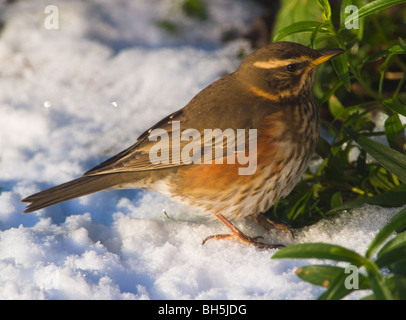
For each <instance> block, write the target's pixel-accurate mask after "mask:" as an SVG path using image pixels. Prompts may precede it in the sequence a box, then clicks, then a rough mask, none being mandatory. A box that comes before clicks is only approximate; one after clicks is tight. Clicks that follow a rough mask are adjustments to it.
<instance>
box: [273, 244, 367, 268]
mask: <svg viewBox="0 0 406 320" xmlns="http://www.w3.org/2000/svg"><path fill="white" fill-rule="evenodd" d="M286 258H291V259H304V258H313V259H329V260H335V261H346V262H350V263H352V264H353V265H355V266H360V265H362V264H363V263H364V260H365V259H364V258H363V257H362V256H360V255H359V254H358V253H356V252H355V251H352V250H349V249H346V248H344V247H341V246H337V245H333V244H327V243H300V244H294V245H291V246H289V247H285V248H282V249H280V250H279V251H278V252H276V253H275V254H274V255H273V256H272V259H286Z"/></svg>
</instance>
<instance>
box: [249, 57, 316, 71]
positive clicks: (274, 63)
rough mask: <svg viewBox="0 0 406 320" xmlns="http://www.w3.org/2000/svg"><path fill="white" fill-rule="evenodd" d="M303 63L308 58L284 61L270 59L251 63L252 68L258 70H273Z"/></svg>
mask: <svg viewBox="0 0 406 320" xmlns="http://www.w3.org/2000/svg"><path fill="white" fill-rule="evenodd" d="M305 61H309V58H308V57H306V56H301V57H298V58H294V59H284V60H274V59H270V60H268V61H255V62H254V63H253V66H254V67H256V68H260V69H273V68H278V67H283V66H287V65H288V64H292V63H301V62H305Z"/></svg>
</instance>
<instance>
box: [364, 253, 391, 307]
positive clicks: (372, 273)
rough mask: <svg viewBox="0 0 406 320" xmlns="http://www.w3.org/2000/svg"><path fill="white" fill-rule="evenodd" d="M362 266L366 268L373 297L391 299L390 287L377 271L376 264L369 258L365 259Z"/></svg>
mask: <svg viewBox="0 0 406 320" xmlns="http://www.w3.org/2000/svg"><path fill="white" fill-rule="evenodd" d="M364 267H365V269H366V270H367V273H368V279H369V283H370V284H371V289H372V291H373V292H374V294H375V297H376V298H377V299H378V300H393V296H392V293H391V291H390V288H389V287H388V284H387V282H386V280H385V278H384V277H383V276H382V274H381V272H380V271H379V268H378V266H377V265H376V264H375V263H373V262H372V261H371V260H369V259H366V263H365V264H364Z"/></svg>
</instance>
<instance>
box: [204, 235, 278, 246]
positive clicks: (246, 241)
mask: <svg viewBox="0 0 406 320" xmlns="http://www.w3.org/2000/svg"><path fill="white" fill-rule="evenodd" d="M261 238H262V237H248V236H246V235H245V234H243V233H242V232H241V231H240V233H239V234H215V235H212V236H209V237H207V238H205V239H204V240H203V242H202V244H205V243H206V242H207V240H210V239H213V240H226V239H238V240H240V241H241V242H242V243H244V244H249V245H253V246H256V247H257V248H260V249H277V248H282V247H284V245H283V244H268V243H263V242H261V241H258V239H261Z"/></svg>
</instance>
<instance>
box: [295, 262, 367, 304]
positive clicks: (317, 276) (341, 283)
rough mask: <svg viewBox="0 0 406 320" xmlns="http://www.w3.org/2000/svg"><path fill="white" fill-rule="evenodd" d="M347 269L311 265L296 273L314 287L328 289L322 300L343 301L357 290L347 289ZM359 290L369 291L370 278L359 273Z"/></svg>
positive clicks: (321, 297)
mask: <svg viewBox="0 0 406 320" xmlns="http://www.w3.org/2000/svg"><path fill="white" fill-rule="evenodd" d="M345 270H346V269H345V268H341V267H336V266H327V265H311V266H304V267H302V268H300V269H298V270H297V271H296V274H297V276H298V277H299V278H300V279H302V280H304V281H307V282H309V283H311V284H313V285H316V286H321V287H325V288H327V290H326V291H325V292H324V293H323V294H322V295H320V297H319V298H318V299H320V300H336V299H341V298H343V297H344V296H346V295H347V294H349V293H351V292H352V291H354V290H357V289H347V288H346V287H345V282H346V279H347V277H348V276H349V273H346V272H345ZM358 285H359V288H358V289H359V290H364V289H369V288H370V286H369V280H368V278H367V277H366V276H365V275H363V274H360V273H358Z"/></svg>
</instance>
